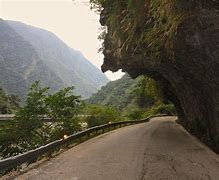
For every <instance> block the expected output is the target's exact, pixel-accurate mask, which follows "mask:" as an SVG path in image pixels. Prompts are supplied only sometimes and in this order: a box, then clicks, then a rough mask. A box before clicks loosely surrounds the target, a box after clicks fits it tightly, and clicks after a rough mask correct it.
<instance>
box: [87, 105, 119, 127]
mask: <svg viewBox="0 0 219 180" xmlns="http://www.w3.org/2000/svg"><path fill="white" fill-rule="evenodd" d="M120 119H121V117H120V113H119V112H118V111H117V110H116V109H115V108H114V107H110V106H100V105H90V106H89V107H87V117H86V122H87V124H88V127H94V126H98V125H101V124H107V123H109V122H115V121H119V120H120Z"/></svg>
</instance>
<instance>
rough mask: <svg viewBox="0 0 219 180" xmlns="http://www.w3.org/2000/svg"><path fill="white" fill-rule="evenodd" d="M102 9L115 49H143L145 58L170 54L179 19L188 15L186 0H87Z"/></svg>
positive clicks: (122, 51)
mask: <svg viewBox="0 0 219 180" xmlns="http://www.w3.org/2000/svg"><path fill="white" fill-rule="evenodd" d="M90 2H91V6H92V7H93V8H96V9H97V10H98V11H100V10H103V9H104V12H105V14H106V15H105V17H104V18H105V22H106V26H107V27H108V29H110V30H112V32H110V33H111V34H110V35H111V36H113V39H115V40H117V41H118V42H120V43H117V44H121V46H120V48H118V51H120V53H121V54H127V53H126V52H127V51H129V50H130V51H131V52H135V51H138V52H139V51H141V52H143V53H144V54H145V55H146V56H147V57H148V59H151V60H155V61H160V60H161V59H162V58H163V57H172V49H173V39H174V36H175V34H176V31H177V28H178V26H179V24H180V23H182V22H183V21H184V19H185V18H186V17H188V16H189V11H188V7H187V6H184V5H185V4H187V3H185V2H183V3H182V1H176V0H162V1H161V0H124V1H113V0H90Z"/></svg>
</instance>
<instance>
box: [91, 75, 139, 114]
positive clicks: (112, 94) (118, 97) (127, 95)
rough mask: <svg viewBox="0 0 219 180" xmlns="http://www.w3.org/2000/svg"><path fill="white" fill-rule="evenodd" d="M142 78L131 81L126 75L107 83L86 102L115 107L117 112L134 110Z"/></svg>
mask: <svg viewBox="0 0 219 180" xmlns="http://www.w3.org/2000/svg"><path fill="white" fill-rule="evenodd" d="M141 78H142V77H138V78H137V79H132V78H131V77H130V76H129V75H128V74H126V75H124V76H123V77H122V78H121V79H118V80H116V81H112V82H109V83H107V85H106V86H103V87H102V88H101V89H100V90H99V91H98V92H97V93H96V94H94V95H92V96H91V97H90V98H89V99H88V102H89V103H91V104H101V105H108V106H115V107H117V108H118V109H119V110H127V109H133V108H136V107H137V105H136V99H137V95H136V90H137V89H138V85H139V83H140V80H141Z"/></svg>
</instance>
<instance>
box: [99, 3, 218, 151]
mask: <svg viewBox="0 0 219 180" xmlns="http://www.w3.org/2000/svg"><path fill="white" fill-rule="evenodd" d="M104 2H105V3H102V4H101V5H100V4H98V5H100V6H101V7H102V9H101V14H100V23H101V24H102V25H104V26H107V33H106V36H105V39H104V40H105V41H104V50H103V52H104V55H105V59H104V64H103V65H102V70H103V71H107V70H111V71H117V70H118V69H122V70H123V71H126V72H128V73H129V74H130V75H131V76H132V77H137V76H138V75H140V74H145V75H148V76H150V77H152V78H154V79H156V80H157V81H158V83H159V84H160V86H161V88H162V89H163V91H164V94H165V95H166V96H167V97H169V99H170V100H172V101H173V103H174V104H175V106H176V108H177V111H178V116H179V121H180V123H181V124H182V125H183V126H184V127H186V128H187V129H188V130H189V131H190V132H192V133H194V134H195V135H197V136H198V137H200V138H201V139H202V140H203V141H204V142H205V143H207V144H208V145H210V146H211V147H213V149H214V150H216V151H217V152H219V11H218V10H219V1H218V0H209V1H204V0H202V1H191V0H187V1H183V2H182V1H172V0H164V1H162V2H159V1H156V0H154V1H150V0H144V1H141V2H139V3H141V8H143V9H145V11H146V12H147V13H146V14H141V13H142V12H145V11H140V10H141V9H139V7H137V5H136V4H132V9H134V8H136V9H137V10H138V12H137V11H136V12H137V13H136V14H135V15H133V14H134V13H133V14H131V10H130V8H129V7H128V5H127V3H128V1H127V2H125V1H124V2H111V4H109V1H104ZM107 2H108V3H107ZM133 2H134V1H133ZM155 2H157V3H158V4H159V3H160V4H159V5H160V6H159V5H158V7H156V8H157V9H156V8H154V7H155ZM113 3H114V4H113ZM115 3H117V4H116V5H115ZM122 3H123V4H122ZM162 3H166V4H162ZM156 5H157V4H156ZM153 8H154V9H153ZM168 8H169V9H168ZM167 10H169V11H168V12H167ZM170 10H171V11H170ZM113 13H114V14H113ZM153 13H154V14H153ZM119 14H120V16H119ZM112 15H118V21H120V24H121V26H120V25H119V23H118V22H117V24H118V26H119V27H116V23H115V22H113V21H112ZM137 15H139V16H140V18H139V19H140V20H141V21H138V20H139V19H138V16H137ZM178 15H179V18H178V19H176V18H175V17H177V16H178ZM162 17H163V19H162V20H160V19H159V18H162ZM171 17H172V19H171ZM143 18H144V19H145V21H144V20H143V21H142V19H143ZM132 19H136V21H133V22H132V21H131V20H132ZM125 21H126V26H125V25H123V24H124V22H125ZM171 21H172V22H171ZM128 22H130V24H128ZM136 22H137V23H136ZM176 22H177V23H176ZM174 23H175V24H174ZM132 24H135V26H136V27H135V31H133V33H132V34H131V35H132V37H131V36H128V35H126V34H127V33H129V32H131V30H133V29H132V28H130V26H132ZM148 24H149V25H148ZM133 26H134V25H133ZM157 27H158V29H156V28H157ZM162 28H164V29H162ZM165 28H166V29H165ZM118 29H119V30H118ZM127 29H128V30H127ZM119 31H120V33H118V32H119ZM147 32H149V33H147ZM150 32H151V34H150ZM153 32H155V33H154V34H153ZM144 33H145V34H144ZM141 35H143V36H141ZM152 35H154V37H153V39H152V40H151V39H150V38H151V36H152ZM130 37H131V38H130ZM136 39H137V40H136ZM142 39H146V40H144V41H141V40H142ZM150 40H151V41H150ZM157 42H159V43H157ZM153 43H154V44H153ZM156 43H157V44H156ZM157 46H159V47H157ZM124 47H125V48H124ZM168 47H169V48H168ZM156 53H157V54H156Z"/></svg>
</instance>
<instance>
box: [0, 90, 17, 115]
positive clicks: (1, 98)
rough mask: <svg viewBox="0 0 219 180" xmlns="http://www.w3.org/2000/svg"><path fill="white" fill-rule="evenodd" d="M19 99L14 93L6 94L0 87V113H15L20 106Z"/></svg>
mask: <svg viewBox="0 0 219 180" xmlns="http://www.w3.org/2000/svg"><path fill="white" fill-rule="evenodd" d="M19 103H20V99H19V97H18V96H15V95H7V94H6V93H5V91H4V90H3V89H2V88H1V87H0V114H12V113H15V112H16V111H17V110H18V109H19V107H20V104H19Z"/></svg>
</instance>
